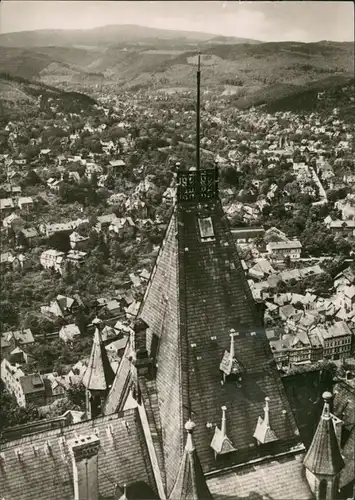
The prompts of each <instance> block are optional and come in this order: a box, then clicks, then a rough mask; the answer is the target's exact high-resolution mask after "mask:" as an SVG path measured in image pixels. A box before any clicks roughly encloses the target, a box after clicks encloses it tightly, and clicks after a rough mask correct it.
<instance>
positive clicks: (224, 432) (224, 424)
mask: <svg viewBox="0 0 355 500" xmlns="http://www.w3.org/2000/svg"><path fill="white" fill-rule="evenodd" d="M221 410H222V425H221V434H222V437H225V436H226V435H227V419H226V411H227V407H226V406H224V405H223V406H222V407H221Z"/></svg>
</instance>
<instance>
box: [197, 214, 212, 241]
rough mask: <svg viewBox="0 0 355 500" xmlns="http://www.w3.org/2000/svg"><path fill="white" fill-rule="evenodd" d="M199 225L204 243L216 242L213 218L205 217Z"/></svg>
mask: <svg viewBox="0 0 355 500" xmlns="http://www.w3.org/2000/svg"><path fill="white" fill-rule="evenodd" d="M198 225H199V228H200V235H201V240H202V241H214V239H215V236H214V231H213V224H212V219H211V217H205V218H203V219H198Z"/></svg>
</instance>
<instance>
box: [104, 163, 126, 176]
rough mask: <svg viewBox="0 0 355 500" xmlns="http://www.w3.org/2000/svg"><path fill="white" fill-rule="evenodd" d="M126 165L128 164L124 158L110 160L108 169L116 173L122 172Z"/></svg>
mask: <svg viewBox="0 0 355 500" xmlns="http://www.w3.org/2000/svg"><path fill="white" fill-rule="evenodd" d="M125 166H126V164H125V162H124V161H123V160H111V161H109V164H108V166H107V169H108V170H109V171H110V172H112V173H113V174H115V173H116V172H120V171H121V170H122V169H123V168H125Z"/></svg>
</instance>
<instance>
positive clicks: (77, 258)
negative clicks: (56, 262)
mask: <svg viewBox="0 0 355 500" xmlns="http://www.w3.org/2000/svg"><path fill="white" fill-rule="evenodd" d="M86 256H87V253H86V252H80V251H79V250H69V252H68V253H67V255H66V260H67V261H68V262H71V263H72V264H74V265H75V266H80V265H81V264H83V263H84V262H85V257H86Z"/></svg>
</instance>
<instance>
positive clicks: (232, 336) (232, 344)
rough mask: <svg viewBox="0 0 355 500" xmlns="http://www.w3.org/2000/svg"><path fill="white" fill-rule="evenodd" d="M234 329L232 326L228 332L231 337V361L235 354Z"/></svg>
mask: <svg viewBox="0 0 355 500" xmlns="http://www.w3.org/2000/svg"><path fill="white" fill-rule="evenodd" d="M236 335H237V334H236V331H235V330H234V328H231V330H230V333H229V336H230V338H231V346H230V351H229V352H230V357H231V360H232V361H233V359H234V356H235V351H234V337H235V336H236Z"/></svg>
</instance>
